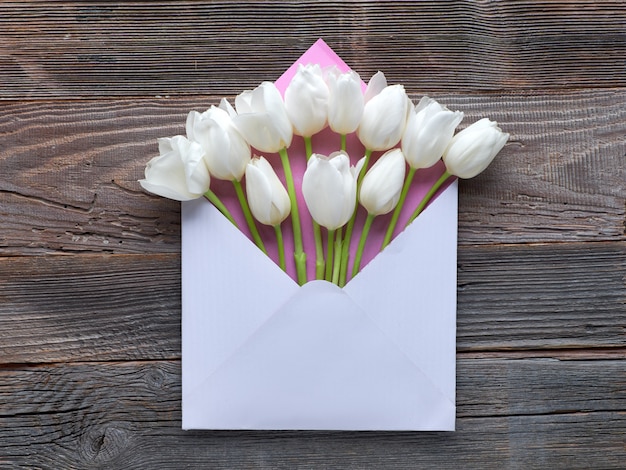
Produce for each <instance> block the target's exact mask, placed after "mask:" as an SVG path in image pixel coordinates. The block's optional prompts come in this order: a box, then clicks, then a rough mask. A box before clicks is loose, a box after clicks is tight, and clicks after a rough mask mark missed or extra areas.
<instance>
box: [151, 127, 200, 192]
mask: <svg viewBox="0 0 626 470" xmlns="http://www.w3.org/2000/svg"><path fill="white" fill-rule="evenodd" d="M158 142H159V156H157V157H154V158H153V159H151V160H150V161H149V162H148V164H147V165H146V170H145V179H142V180H139V184H141V186H142V187H143V188H144V189H145V190H146V191H150V192H151V193H153V194H157V195H159V196H163V197H167V198H169V199H174V200H176V201H189V200H191V199H197V198H199V197H201V196H202V195H203V194H204V193H206V192H207V191H208V190H209V185H210V183H211V178H210V176H209V170H208V169H207V167H206V164H205V162H204V158H203V156H204V152H203V150H202V147H201V146H200V144H198V143H196V142H190V141H189V140H187V139H186V138H185V137H184V136H182V135H179V136H175V137H171V138H169V137H168V138H164V139H159V141H158Z"/></svg>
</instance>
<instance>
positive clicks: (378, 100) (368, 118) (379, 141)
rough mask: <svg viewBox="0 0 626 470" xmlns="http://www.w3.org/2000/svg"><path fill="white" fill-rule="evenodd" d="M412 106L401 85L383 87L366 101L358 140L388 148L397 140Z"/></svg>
mask: <svg viewBox="0 0 626 470" xmlns="http://www.w3.org/2000/svg"><path fill="white" fill-rule="evenodd" d="M411 109H412V104H411V100H410V99H409V97H408V96H407V94H406V92H405V91H404V87H403V86H402V85H391V86H387V87H385V88H384V89H383V90H382V91H381V92H380V93H378V94H377V95H376V96H374V97H373V98H371V99H370V100H369V101H368V102H366V103H365V108H364V110H363V118H362V119H361V123H360V124H359V128H358V129H357V136H358V137H359V140H360V141H361V143H362V144H363V145H364V146H365V148H366V149H368V150H389V149H390V148H392V147H394V146H395V145H396V144H397V143H398V142H400V139H401V138H402V134H403V132H404V128H405V127H406V121H407V118H408V116H409V113H410V112H411Z"/></svg>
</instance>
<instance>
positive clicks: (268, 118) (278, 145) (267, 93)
mask: <svg viewBox="0 0 626 470" xmlns="http://www.w3.org/2000/svg"><path fill="white" fill-rule="evenodd" d="M235 108H236V109H237V116H236V117H235V118H233V119H234V122H235V125H236V126H237V128H238V129H239V130H240V131H241V133H242V134H243V135H244V136H245V137H246V140H247V141H248V143H249V144H250V145H251V146H252V147H254V148H255V149H257V150H260V151H261V152H268V153H276V152H278V151H279V150H281V149H284V148H286V147H289V145H291V139H292V138H293V128H292V125H291V121H290V120H289V116H288V115H287V110H286V109H285V103H284V102H283V98H282V97H281V96H280V92H279V91H278V89H277V88H276V86H275V85H274V84H273V83H270V82H263V83H261V84H260V85H259V86H258V87H256V88H255V89H254V90H251V91H250V90H247V91H244V92H243V93H241V94H240V95H237V97H236V98H235Z"/></svg>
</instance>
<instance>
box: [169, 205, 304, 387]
mask: <svg viewBox="0 0 626 470" xmlns="http://www.w3.org/2000/svg"><path fill="white" fill-rule="evenodd" d="M181 218H182V224H183V226H184V230H183V231H182V245H183V247H182V258H183V259H182V263H183V266H184V269H183V270H182V299H183V300H182V301H183V306H182V307H183V308H182V311H183V317H182V340H183V351H182V354H183V358H184V361H183V391H185V390H189V389H193V388H194V387H195V385H196V384H197V383H198V382H200V381H202V380H203V379H204V377H206V374H210V373H211V372H212V371H213V370H214V369H215V368H217V367H218V365H219V364H221V363H222V362H223V361H224V360H225V359H226V358H227V357H228V356H230V355H231V354H232V352H233V351H234V350H235V349H237V348H238V347H239V346H240V345H241V343H242V342H243V341H245V339H246V338H247V337H248V336H250V334H251V333H252V332H253V331H254V330H255V329H256V328H258V327H259V326H260V325H261V324H262V323H263V322H264V321H265V320H267V318H269V317H270V316H271V315H272V314H273V313H274V312H275V311H276V310H277V309H278V308H279V306H280V305H282V304H283V303H285V301H286V300H287V299H288V298H289V297H291V296H292V295H293V293H294V292H296V291H297V290H298V285H297V284H296V283H295V282H294V281H293V280H292V279H291V278H290V277H289V276H287V275H286V274H285V273H284V272H283V271H281V270H280V269H279V268H278V267H277V266H276V265H275V264H274V262H273V261H272V260H271V259H270V258H268V257H267V256H266V255H265V254H263V252H261V251H260V250H259V249H258V248H257V247H256V246H255V245H254V244H253V243H252V242H250V240H248V239H247V238H246V236H245V235H243V234H242V233H241V232H240V231H239V230H238V229H237V228H236V227H235V226H234V225H233V224H231V223H230V222H229V221H228V220H227V219H226V218H225V217H224V216H222V214H220V213H219V212H218V211H217V209H216V208H215V207H214V206H213V205H212V204H209V203H208V202H207V201H205V200H204V199H197V200H194V201H188V202H184V203H183V204H182V215H181ZM211 266H219V271H220V275H219V276H215V274H214V272H213V271H212V270H211V269H209V268H210V267H211ZM198 351H202V353H201V354H198ZM186 371H188V373H185V372H186ZM198 371H202V374H199V373H198Z"/></svg>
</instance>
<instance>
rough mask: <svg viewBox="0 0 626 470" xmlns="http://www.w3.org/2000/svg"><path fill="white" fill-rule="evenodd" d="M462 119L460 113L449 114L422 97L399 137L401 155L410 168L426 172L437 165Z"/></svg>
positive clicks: (429, 99) (437, 104)
mask: <svg viewBox="0 0 626 470" xmlns="http://www.w3.org/2000/svg"><path fill="white" fill-rule="evenodd" d="M462 119H463V113H462V112H460V111H455V112H452V111H450V110H449V109H448V108H446V107H445V106H441V105H440V104H439V103H437V102H436V101H435V100H433V99H431V98H428V97H427V96H425V97H423V98H422V99H421V101H420V102H419V104H418V105H417V107H416V108H415V111H414V112H413V113H411V115H410V116H409V120H408V122H407V124H406V129H405V130H404V135H403V136H402V152H403V153H404V156H405V157H406V161H407V163H408V164H409V165H410V166H411V168H415V169H416V170H417V169H420V168H430V167H431V166H433V165H434V164H435V163H437V162H438V161H439V159H440V158H441V156H442V155H443V152H444V151H445V150H446V147H447V146H448V144H449V143H450V141H451V140H452V136H453V135H454V129H456V126H458V125H459V123H460V122H461V120H462Z"/></svg>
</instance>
